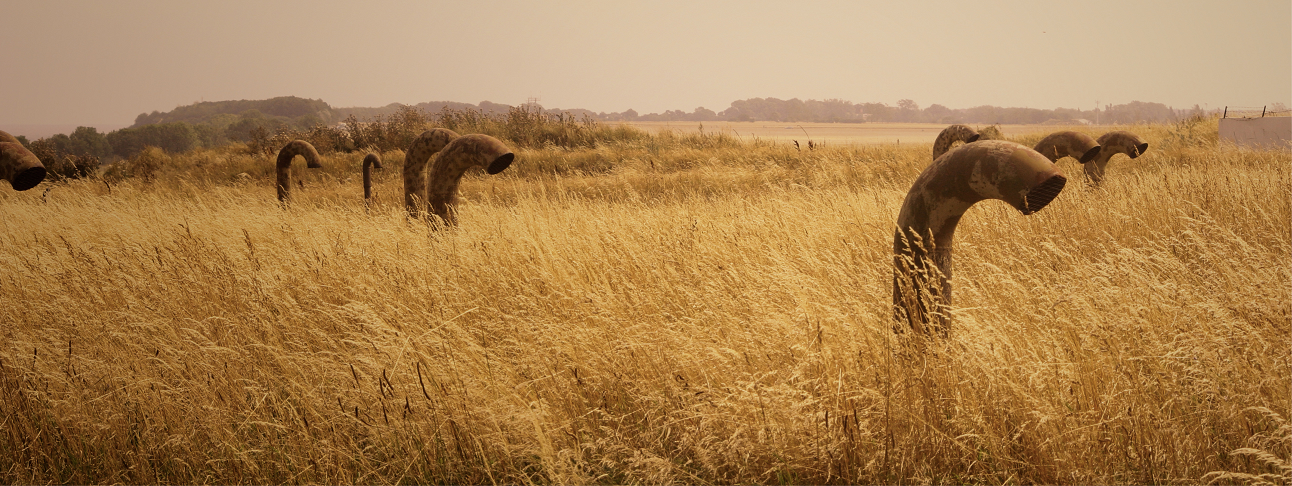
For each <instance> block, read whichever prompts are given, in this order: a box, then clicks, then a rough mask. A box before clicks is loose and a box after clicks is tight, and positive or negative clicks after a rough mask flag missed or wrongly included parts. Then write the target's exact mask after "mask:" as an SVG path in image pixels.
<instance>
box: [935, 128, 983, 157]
mask: <svg viewBox="0 0 1292 486" xmlns="http://www.w3.org/2000/svg"><path fill="white" fill-rule="evenodd" d="M978 137H979V135H978V131H977V130H974V129H972V128H969V127H968V126H965V125H951V126H949V127H946V128H943V129H942V132H940V133H938V138H937V140H934V141H933V160H938V157H941V156H942V154H945V153H947V151H948V150H951V146H952V145H955V143H956V142H964V143H972V142H976V141H978Z"/></svg>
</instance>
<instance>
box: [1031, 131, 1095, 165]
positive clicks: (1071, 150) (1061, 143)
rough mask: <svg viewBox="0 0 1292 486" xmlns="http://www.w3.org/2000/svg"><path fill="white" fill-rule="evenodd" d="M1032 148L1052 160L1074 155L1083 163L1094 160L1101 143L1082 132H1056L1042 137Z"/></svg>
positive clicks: (1073, 156) (1056, 160) (1055, 160)
mask: <svg viewBox="0 0 1292 486" xmlns="http://www.w3.org/2000/svg"><path fill="white" fill-rule="evenodd" d="M1032 150H1035V151H1037V152H1040V153H1041V155H1044V156H1045V158H1047V159H1050V162H1058V161H1059V159H1062V158H1064V157H1072V158H1074V159H1077V160H1078V161H1080V162H1081V163H1083V164H1084V163H1087V162H1090V161H1091V160H1094V159H1095V157H1096V156H1098V155H1099V150H1100V147H1099V143H1098V142H1096V141H1095V139H1094V138H1091V137H1090V135H1086V134H1084V133H1081V132H1073V131H1063V132H1054V133H1051V134H1049V135H1047V136H1046V137H1045V138H1042V139H1041V141H1040V142H1037V143H1036V146H1035V147H1032Z"/></svg>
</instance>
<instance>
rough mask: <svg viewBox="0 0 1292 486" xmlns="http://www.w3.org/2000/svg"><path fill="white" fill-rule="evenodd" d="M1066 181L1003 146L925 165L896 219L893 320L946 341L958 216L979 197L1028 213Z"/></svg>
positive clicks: (1049, 166) (970, 147)
mask: <svg viewBox="0 0 1292 486" xmlns="http://www.w3.org/2000/svg"><path fill="white" fill-rule="evenodd" d="M1066 182H1067V179H1066V178H1064V177H1063V174H1062V173H1061V172H1059V169H1058V167H1057V166H1055V165H1054V163H1053V162H1050V160H1049V159H1047V158H1045V156H1044V155H1041V154H1040V153H1038V152H1037V151H1035V150H1032V149H1030V148H1028V147H1025V146H1023V145H1019V144H1016V143H1014V142H1007V141H1004V140H984V141H979V142H975V143H968V144H965V145H962V146H960V147H957V148H955V149H954V150H951V151H950V152H947V153H946V154H945V155H943V156H942V157H940V158H938V159H937V160H935V161H933V164H932V165H930V166H929V167H928V168H927V169H924V172H923V173H922V174H920V176H919V178H917V179H916V180H915V184H913V185H912V186H911V190H910V192H908V193H907V194H906V200H905V202H903V203H902V210H901V213H899V214H898V216H897V230H895V231H894V233H893V265H894V270H893V318H894V320H895V321H896V322H897V323H898V324H900V323H902V322H905V323H906V324H907V325H908V326H909V327H911V328H912V329H914V330H915V331H916V332H920V333H930V332H938V333H940V334H942V335H946V334H947V332H948V325H947V324H948V321H947V317H948V314H947V307H948V306H950V305H951V250H952V239H953V237H954V236H955V230H956V225H957V224H958V223H959V222H960V218H961V216H964V213H965V211H967V210H968V209H969V207H970V206H973V205H974V203H977V202H978V201H982V200H984V199H999V200H1002V201H1005V202H1006V203H1007V204H1009V205H1010V206H1013V207H1014V208H1015V209H1018V210H1019V211H1020V212H1022V213H1023V214H1024V215H1027V214H1032V213H1035V212H1037V211H1040V210H1041V208H1044V207H1045V206H1046V205H1047V204H1049V203H1050V201H1052V200H1054V198H1055V196H1058V195H1059V191H1062V190H1063V185H1064V184H1065V183H1066ZM897 330H899V331H900V330H901V328H900V327H899V328H897Z"/></svg>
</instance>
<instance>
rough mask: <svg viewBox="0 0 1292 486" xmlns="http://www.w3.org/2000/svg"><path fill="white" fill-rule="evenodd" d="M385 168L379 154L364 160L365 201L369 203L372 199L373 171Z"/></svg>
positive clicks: (371, 155) (370, 155)
mask: <svg viewBox="0 0 1292 486" xmlns="http://www.w3.org/2000/svg"><path fill="white" fill-rule="evenodd" d="M373 168H377V169H381V168H383V167H382V166H381V156H380V155H377V154H371V153H370V154H368V155H367V156H365V157H364V158H363V200H364V202H367V201H368V200H369V199H372V169H373Z"/></svg>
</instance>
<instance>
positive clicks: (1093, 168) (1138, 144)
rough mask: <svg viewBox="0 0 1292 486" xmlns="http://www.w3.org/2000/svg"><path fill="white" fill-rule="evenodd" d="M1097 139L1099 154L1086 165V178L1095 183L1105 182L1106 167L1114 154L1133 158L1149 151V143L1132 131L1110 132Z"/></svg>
mask: <svg viewBox="0 0 1292 486" xmlns="http://www.w3.org/2000/svg"><path fill="white" fill-rule="evenodd" d="M1096 141H1097V142H1099V146H1100V150H1099V155H1098V156H1096V157H1095V158H1094V159H1092V160H1091V161H1090V162H1088V163H1086V165H1085V172H1086V178H1087V179H1089V180H1090V182H1092V183H1094V184H1095V185H1098V184H1099V183H1101V182H1103V180H1104V169H1105V168H1106V167H1107V166H1108V161H1109V160H1111V159H1112V158H1113V156H1114V155H1117V154H1125V155H1126V156H1127V157H1130V158H1132V159H1133V158H1136V157H1139V156H1140V155H1143V154H1144V152H1148V143H1147V142H1145V141H1143V140H1141V139H1140V138H1139V136H1137V135H1135V134H1134V133H1131V132H1126V131H1121V130H1118V131H1115V132H1108V133H1105V134H1103V135H1100V136H1099V138H1098V139H1097V140H1096Z"/></svg>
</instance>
